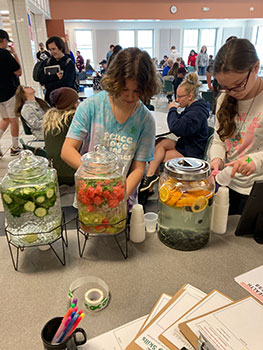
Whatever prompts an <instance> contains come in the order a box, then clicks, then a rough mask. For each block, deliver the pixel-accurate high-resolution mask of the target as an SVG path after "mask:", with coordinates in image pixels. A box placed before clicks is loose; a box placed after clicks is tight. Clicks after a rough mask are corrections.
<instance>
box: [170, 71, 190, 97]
mask: <svg viewBox="0 0 263 350" xmlns="http://www.w3.org/2000/svg"><path fill="white" fill-rule="evenodd" d="M186 73H187V71H186V69H185V68H184V67H180V68H178V72H177V76H176V77H175V79H174V80H173V86H174V98H175V99H176V95H177V88H178V86H179V85H180V84H181V82H182V81H183V80H184V77H185V75H186Z"/></svg>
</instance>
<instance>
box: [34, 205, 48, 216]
mask: <svg viewBox="0 0 263 350" xmlns="http://www.w3.org/2000/svg"><path fill="white" fill-rule="evenodd" d="M34 214H35V215H36V216H37V217H38V218H43V217H44V216H46V215H47V209H46V208H42V207H39V208H37V209H36V210H35V211H34Z"/></svg>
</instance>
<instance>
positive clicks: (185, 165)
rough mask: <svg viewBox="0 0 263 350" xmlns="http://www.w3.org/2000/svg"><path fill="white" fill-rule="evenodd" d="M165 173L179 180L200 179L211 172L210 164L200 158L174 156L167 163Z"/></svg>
mask: <svg viewBox="0 0 263 350" xmlns="http://www.w3.org/2000/svg"><path fill="white" fill-rule="evenodd" d="M164 168H165V173H167V174H168V175H169V176H171V177H173V178H175V179H177V180H185V181H198V180H203V179H205V178H207V177H208V176H209V175H210V174H211V168H210V164H209V163H208V162H206V161H205V160H202V159H198V158H174V159H170V160H168V161H167V162H166V163H165V165H164Z"/></svg>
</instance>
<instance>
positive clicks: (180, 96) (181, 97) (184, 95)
mask: <svg viewBox="0 0 263 350" xmlns="http://www.w3.org/2000/svg"><path fill="white" fill-rule="evenodd" d="M188 95H189V94H187V95H181V96H178V95H176V98H182V97H186V96H188Z"/></svg>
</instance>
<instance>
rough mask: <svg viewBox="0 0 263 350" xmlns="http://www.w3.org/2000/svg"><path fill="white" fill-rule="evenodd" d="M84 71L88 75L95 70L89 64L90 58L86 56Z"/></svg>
mask: <svg viewBox="0 0 263 350" xmlns="http://www.w3.org/2000/svg"><path fill="white" fill-rule="evenodd" d="M85 71H86V73H87V74H88V75H92V73H93V72H95V70H94V68H93V67H92V65H91V64H90V59H89V58H88V59H87V61H86V66H85Z"/></svg>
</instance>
